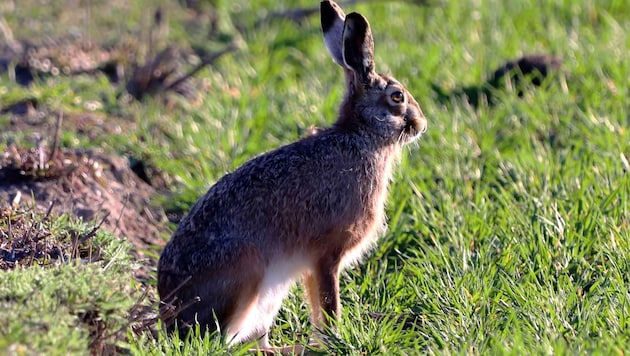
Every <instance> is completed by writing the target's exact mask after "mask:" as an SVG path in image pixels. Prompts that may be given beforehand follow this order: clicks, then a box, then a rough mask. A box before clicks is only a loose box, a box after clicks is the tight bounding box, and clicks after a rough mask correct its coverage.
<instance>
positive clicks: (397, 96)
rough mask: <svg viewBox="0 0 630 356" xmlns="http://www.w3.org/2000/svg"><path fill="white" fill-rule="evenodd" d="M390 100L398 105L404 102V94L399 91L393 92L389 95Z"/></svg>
mask: <svg viewBox="0 0 630 356" xmlns="http://www.w3.org/2000/svg"><path fill="white" fill-rule="evenodd" d="M390 98H391V99H392V101H393V102H394V103H396V104H400V103H402V102H403V101H405V94H403V93H402V92H401V91H395V92H393V93H392V94H391V95H390Z"/></svg>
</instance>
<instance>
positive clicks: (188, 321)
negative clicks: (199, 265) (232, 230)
mask: <svg viewBox="0 0 630 356" xmlns="http://www.w3.org/2000/svg"><path fill="white" fill-rule="evenodd" d="M190 258H191V260H196V261H200V260H201V261H204V263H203V265H204V266H205V267H204V268H203V269H199V270H198V271H197V272H196V273H194V274H193V275H192V276H190V278H189V280H188V281H187V282H186V283H185V284H183V285H181V286H178V289H177V290H176V291H175V293H174V297H176V299H177V300H179V305H181V306H182V308H181V310H179V311H178V315H177V316H176V317H175V320H176V321H177V323H178V326H179V329H180V333H181V332H182V331H184V332H187V330H188V329H190V327H193V326H194V324H195V323H199V325H200V326H201V331H202V332H205V331H214V330H217V327H218V329H219V330H220V332H221V334H223V335H225V336H226V337H227V340H228V341H229V342H231V343H236V342H239V341H246V340H251V339H252V338H255V337H257V336H259V335H256V334H255V333H256V330H254V329H252V328H250V327H248V325H247V322H246V321H247V320H251V319H255V318H253V317H252V314H255V313H256V305H257V304H258V294H259V288H260V284H261V283H262V280H263V278H264V275H265V266H264V262H263V259H262V257H261V255H260V252H259V251H258V249H257V248H256V247H255V246H252V245H250V244H247V243H243V242H241V241H237V240H224V241H215V244H212V245H209V246H207V247H206V248H202V249H198V250H196V251H195V254H194V256H190ZM162 273H163V274H164V275H165V277H164V279H165V280H166V273H167V272H162ZM173 286H175V285H174V284H173ZM166 289H168V288H163V290H164V291H163V293H161V294H162V295H167V293H168V291H167V290H166Z"/></svg>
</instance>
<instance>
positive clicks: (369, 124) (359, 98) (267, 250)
mask: <svg viewBox="0 0 630 356" xmlns="http://www.w3.org/2000/svg"><path fill="white" fill-rule="evenodd" d="M330 16H333V17H332V18H331V17H330ZM324 17H326V18H324ZM340 21H341V23H340ZM331 24H333V25H331ZM322 27H323V30H324V36H325V37H326V38H327V45H328V46H329V50H330V52H331V54H332V55H333V58H334V59H335V62H336V63H338V64H340V65H342V66H343V67H344V73H345V75H346V78H347V80H346V82H347V85H348V91H347V93H346V97H345V98H344V100H343V102H342V104H341V107H340V110H339V117H338V119H337V122H336V123H335V124H334V125H333V126H332V127H331V128H328V129H321V130H317V131H316V132H314V133H313V134H312V135H310V136H307V137H305V138H303V139H301V140H299V141H297V142H294V143H292V144H289V145H287V146H283V147H280V148H278V149H276V150H274V151H271V152H268V153H266V154H263V155H261V156H259V157H257V158H254V159H253V160H251V161H249V162H247V163H245V164H244V165H243V166H241V167H240V168H238V169H237V170H236V171H234V172H233V173H231V174H227V175H226V176H224V177H223V178H221V179H220V180H219V181H218V182H217V183H216V184H215V185H214V186H212V187H211V188H210V190H209V191H208V192H207V193H206V195H205V196H204V197H202V198H201V199H199V201H198V202H197V203H196V204H195V205H194V206H193V207H192V208H191V210H190V212H189V214H188V215H187V216H186V217H185V218H184V219H183V220H182V221H181V223H180V224H179V226H178V228H177V230H176V231H175V233H174V235H173V237H172V239H171V241H170V242H169V243H168V244H167V246H166V247H165V249H164V251H163V252H162V256H161V257H160V261H159V264H158V292H159V294H160V296H161V298H165V297H166V296H168V295H170V294H173V297H174V298H175V300H174V302H173V304H175V306H179V305H184V304H186V302H187V301H189V300H192V299H194V298H196V297H198V298H199V299H200V302H199V303H196V304H193V305H192V306H190V307H188V308H186V309H183V310H182V311H181V312H180V313H179V314H178V315H176V316H175V317H174V318H172V319H168V318H165V319H168V320H164V321H165V323H166V324H167V326H168V328H169V330H173V329H174V328H175V325H174V323H175V322H176V323H177V325H178V326H179V329H180V332H186V331H187V330H188V326H189V325H192V324H194V323H195V322H199V323H200V324H201V325H202V327H203V328H204V329H207V330H210V331H212V330H215V329H216V323H215V320H214V317H215V316H216V322H217V323H218V326H219V328H220V329H221V331H222V332H223V333H224V334H226V335H228V336H229V337H232V338H233V339H234V340H237V341H245V340H252V339H255V338H259V337H261V338H262V341H261V344H262V346H263V347H267V345H266V333H267V331H268V328H269V326H270V324H271V321H272V320H273V315H275V313H276V312H277V309H278V308H279V302H280V300H278V298H283V297H284V295H285V294H286V293H287V291H288V287H289V286H290V284H291V283H292V282H293V281H294V280H296V279H298V278H299V277H300V276H303V277H304V278H303V279H304V283H305V287H306V291H307V296H308V301H309V304H310V307H311V314H312V321H313V323H314V324H315V325H316V326H318V327H320V326H322V325H323V324H327V323H328V317H330V318H338V317H339V315H340V312H341V307H340V299H339V272H340V270H341V269H342V268H344V267H345V266H347V265H348V264H350V263H352V262H354V261H356V260H358V259H359V258H360V257H361V256H362V255H363V254H364V253H365V252H366V251H367V250H368V249H369V248H370V247H371V246H372V245H373V244H374V243H375V241H376V238H377V236H378V234H379V233H381V232H382V231H383V229H384V227H385V214H384V205H385V200H386V196H387V190H388V186H389V183H390V179H391V171H392V166H393V165H394V163H395V162H396V160H397V157H398V155H399V153H400V151H401V148H402V146H403V145H404V144H405V143H407V142H410V141H412V140H415V139H416V138H417V137H419V135H420V134H421V133H422V132H424V130H425V128H426V120H425V118H424V116H423V115H422V111H421V110H420V108H419V106H418V104H417V103H416V101H415V100H414V99H413V97H412V96H411V94H410V93H409V92H408V91H407V90H406V89H405V88H403V87H402V85H400V84H399V83H398V82H397V81H396V80H395V79H393V78H392V77H390V76H386V75H378V74H376V73H375V72H374V63H373V52H372V51H373V42H372V36H371V31H370V28H369V25H368V23H367V21H366V20H365V19H364V18H363V17H362V16H361V15H359V14H356V13H353V14H350V15H348V17H345V15H344V14H343V12H342V11H341V9H340V8H339V7H338V6H336V5H334V3H332V2H329V1H324V2H322ZM340 28H341V29H343V34H340V33H330V31H339V29H340ZM335 38H339V39H341V38H343V41H344V42H343V43H338V44H335V40H334V39H335ZM330 46H343V49H342V48H330ZM340 53H345V54H344V57H346V58H352V59H351V60H350V63H348V61H344V59H343V58H340V57H339V54H340ZM363 64H367V66H365V67H364V66H363ZM397 91H400V92H402V93H404V97H405V102H404V103H400V104H397V103H395V102H393V101H392V100H393V99H391V98H390V95H391V93H393V92H397ZM191 276H192V278H191V279H190V280H189V281H188V282H187V283H184V281H186V278H190V277H191ZM182 283H184V285H183V286H182ZM176 288H180V289H179V290H177V291H176V292H175V293H173V291H174V290H175V289H176ZM165 302H168V303H170V302H171V301H168V300H167V301H165ZM257 313H258V314H257ZM261 318H262V319H264V320H261ZM241 331H242V332H241ZM239 332H241V333H239Z"/></svg>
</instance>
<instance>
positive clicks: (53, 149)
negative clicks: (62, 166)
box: [49, 111, 63, 160]
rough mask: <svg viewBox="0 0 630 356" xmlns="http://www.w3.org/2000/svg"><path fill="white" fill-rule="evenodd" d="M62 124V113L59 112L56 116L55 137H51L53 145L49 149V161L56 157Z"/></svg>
mask: <svg viewBox="0 0 630 356" xmlns="http://www.w3.org/2000/svg"><path fill="white" fill-rule="evenodd" d="M62 123H63V111H60V112H59V116H57V122H56V123H55V135H54V136H53V144H52V147H51V148H50V157H49V159H50V160H54V159H55V156H56V155H57V149H58V148H57V146H58V144H59V137H60V136H61V124H62Z"/></svg>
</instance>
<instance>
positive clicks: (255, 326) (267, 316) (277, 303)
mask: <svg viewBox="0 0 630 356" xmlns="http://www.w3.org/2000/svg"><path fill="white" fill-rule="evenodd" d="M310 268H311V264H310V262H309V260H308V259H306V258H304V257H302V256H300V257H299V258H298V257H292V258H285V259H279V260H278V261H273V262H272V263H271V264H270V265H268V266H267V268H266V270H265V277H264V278H263V281H262V283H261V284H260V288H259V290H258V302H257V303H256V305H255V306H254V307H253V308H251V309H250V312H249V313H248V315H247V316H246V317H245V318H244V319H243V321H242V322H241V323H240V325H238V326H237V325H234V326H233V327H234V329H236V330H230V331H229V334H228V340H230V343H231V344H237V343H239V342H244V341H250V340H253V339H256V338H259V337H261V336H263V335H265V334H266V333H267V331H268V330H269V328H270V327H271V324H272V323H273V320H274V318H275V316H276V314H278V311H279V310H280V307H281V306H282V301H283V300H284V298H286V297H287V295H288V294H289V290H290V288H291V286H292V285H293V284H294V283H295V281H296V280H297V279H298V278H300V276H301V275H302V274H303V273H304V271H306V270H307V269H310ZM231 329H232V328H231Z"/></svg>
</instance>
